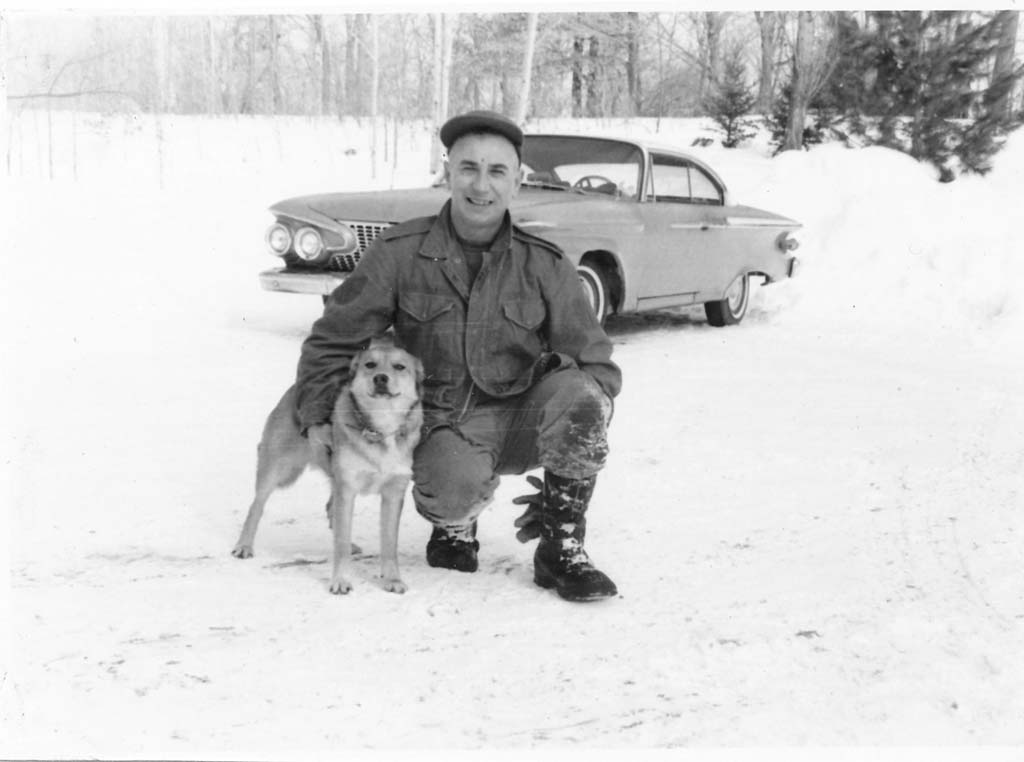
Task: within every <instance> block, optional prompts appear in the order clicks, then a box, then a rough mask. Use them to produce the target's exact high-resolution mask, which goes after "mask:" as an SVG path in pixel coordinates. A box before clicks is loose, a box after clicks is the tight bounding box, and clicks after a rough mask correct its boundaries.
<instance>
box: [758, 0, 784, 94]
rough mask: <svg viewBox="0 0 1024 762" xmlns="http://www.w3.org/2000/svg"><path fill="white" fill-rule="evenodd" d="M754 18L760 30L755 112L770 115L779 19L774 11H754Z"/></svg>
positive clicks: (773, 92)
mask: <svg viewBox="0 0 1024 762" xmlns="http://www.w3.org/2000/svg"><path fill="white" fill-rule="evenodd" d="M754 16H755V17H756V18H757V24H758V26H759V27H760V29H761V75H760V81H759V84H758V88H757V110H758V111H759V112H761V113H762V114H770V113H771V112H772V103H773V102H774V100H775V54H776V50H775V47H776V45H775V43H776V39H777V36H776V35H777V29H778V20H779V19H778V15H777V14H776V12H775V11H754Z"/></svg>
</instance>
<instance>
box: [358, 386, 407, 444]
mask: <svg viewBox="0 0 1024 762" xmlns="http://www.w3.org/2000/svg"><path fill="white" fill-rule="evenodd" d="M348 398H349V401H350V402H351V403H352V415H353V417H355V419H356V423H355V425H352V424H351V423H346V424H345V425H346V426H348V427H349V428H350V429H355V430H356V431H358V432H359V433H360V435H361V436H362V437H363V438H364V439H365V440H366V441H367V442H370V443H373V444H378V443H380V442H383V441H384V440H385V439H387V438H388V437H389V436H391V434H385V433H384V432H383V431H378V430H377V429H375V428H373V426H371V425H370V419H369V418H368V417H367V415H366V413H364V412H363V409H362V408H361V407H359V400H357V399H356V396H355V395H354V394H352V392H351V391H349V393H348ZM414 407H416V403H415V402H414V403H413V404H412V406H411V407H410V408H409V413H412V410H413V408H414ZM409 413H406V415H405V417H406V420H408V418H409ZM392 434H393V435H394V436H395V437H396V438H397V439H405V438H406V437H408V436H409V431H408V429H406V428H405V425H402V426H399V427H398V429H397V430H396V431H393V432H392Z"/></svg>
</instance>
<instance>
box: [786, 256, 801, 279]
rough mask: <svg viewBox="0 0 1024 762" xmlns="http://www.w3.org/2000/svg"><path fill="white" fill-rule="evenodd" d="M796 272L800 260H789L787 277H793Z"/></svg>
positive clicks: (798, 270) (798, 269) (794, 258)
mask: <svg viewBox="0 0 1024 762" xmlns="http://www.w3.org/2000/svg"><path fill="white" fill-rule="evenodd" d="M798 272H800V260H799V259H797V258H796V257H793V258H792V259H791V260H789V277H790V278H793V277H795V276H796V274H797V273H798Z"/></svg>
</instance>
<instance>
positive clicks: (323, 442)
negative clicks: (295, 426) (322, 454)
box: [306, 423, 334, 452]
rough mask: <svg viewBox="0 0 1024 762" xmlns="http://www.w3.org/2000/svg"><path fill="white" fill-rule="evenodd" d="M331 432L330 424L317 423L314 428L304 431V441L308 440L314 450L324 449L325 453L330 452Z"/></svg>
mask: <svg viewBox="0 0 1024 762" xmlns="http://www.w3.org/2000/svg"><path fill="white" fill-rule="evenodd" d="M333 431H334V430H333V429H332V428H331V424H329V423H318V424H317V425H316V426H310V427H309V428H308V429H306V439H308V440H309V443H310V444H311V445H313V447H314V449H317V448H320V447H323V448H326V450H327V452H330V451H331V450H332V449H333V448H334V434H333Z"/></svg>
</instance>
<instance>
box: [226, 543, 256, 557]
mask: <svg viewBox="0 0 1024 762" xmlns="http://www.w3.org/2000/svg"><path fill="white" fill-rule="evenodd" d="M231 555H233V556H234V557H235V558H252V545H236V546H235V549H234V550H232V551H231Z"/></svg>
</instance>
